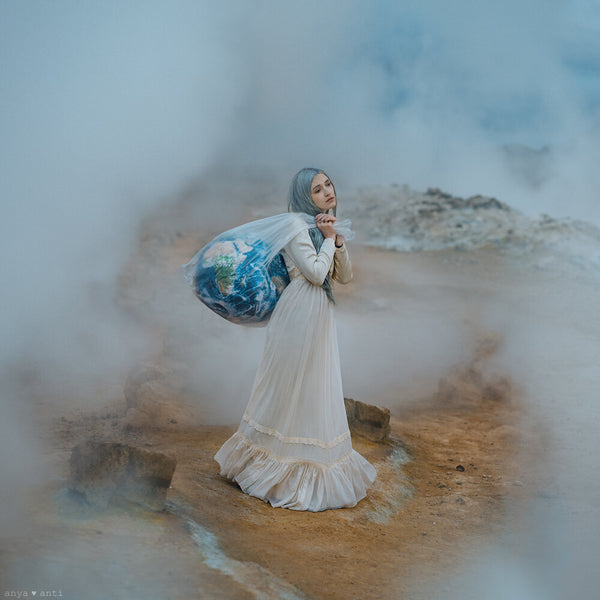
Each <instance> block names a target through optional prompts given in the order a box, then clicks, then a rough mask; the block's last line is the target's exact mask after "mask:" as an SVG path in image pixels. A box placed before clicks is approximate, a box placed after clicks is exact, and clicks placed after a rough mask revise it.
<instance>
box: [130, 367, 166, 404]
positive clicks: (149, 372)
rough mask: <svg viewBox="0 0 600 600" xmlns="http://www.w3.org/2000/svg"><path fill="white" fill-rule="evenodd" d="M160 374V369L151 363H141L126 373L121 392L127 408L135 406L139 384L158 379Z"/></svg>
mask: <svg viewBox="0 0 600 600" xmlns="http://www.w3.org/2000/svg"><path fill="white" fill-rule="evenodd" d="M161 376H162V373H161V371H160V370H159V369H157V368H156V367H154V366H152V365H142V366H140V367H137V368H135V369H132V370H131V371H130V372H129V374H128V375H127V379H126V380H125V385H124V386H123V394H124V395H125V403H126V406H127V409H130V408H135V407H136V406H137V404H138V398H137V394H138V389H139V388H140V386H142V385H143V384H144V383H147V382H148V381H153V380H156V379H160V378H161Z"/></svg>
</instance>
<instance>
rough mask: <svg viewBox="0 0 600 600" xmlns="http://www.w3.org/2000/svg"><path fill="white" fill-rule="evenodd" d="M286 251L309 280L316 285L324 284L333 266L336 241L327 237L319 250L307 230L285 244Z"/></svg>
mask: <svg viewBox="0 0 600 600" xmlns="http://www.w3.org/2000/svg"><path fill="white" fill-rule="evenodd" d="M285 251H286V253H287V254H288V256H289V257H290V258H291V259H292V261H293V262H294V264H295V265H296V267H297V268H298V269H299V270H300V272H301V273H302V275H304V277H306V279H308V281H310V282H311V283H312V284H314V285H322V284H323V282H324V281H325V277H327V273H329V270H330V268H331V263H332V261H333V257H334V254H335V242H334V241H333V239H332V238H325V239H324V240H323V244H322V245H321V249H320V250H319V252H317V251H316V250H315V247H314V246H313V243H312V240H311V239H310V235H309V233H308V230H307V231H302V232H301V233H299V234H298V235H297V236H296V237H295V238H294V239H292V241H291V242H289V243H288V244H287V245H286V246H285Z"/></svg>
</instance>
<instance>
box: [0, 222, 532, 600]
mask: <svg viewBox="0 0 600 600" xmlns="http://www.w3.org/2000/svg"><path fill="white" fill-rule="evenodd" d="M197 245H198V238H197V236H190V235H186V234H185V233H183V234H178V235H174V236H171V237H168V238H161V239H157V238H156V237H153V236H152V235H150V236H147V237H146V238H145V239H144V241H143V242H142V245H141V248H140V253H141V255H142V256H146V257H151V262H152V265H153V266H152V269H151V273H149V272H147V273H146V274H145V275H144V273H143V272H142V274H140V272H139V270H138V272H137V274H135V275H133V274H131V273H129V274H128V275H127V274H126V275H125V276H124V280H123V285H124V294H123V297H124V301H125V303H126V304H127V306H128V307H129V309H130V310H132V307H133V309H135V308H136V307H137V309H138V310H139V309H140V307H143V309H144V313H145V317H143V318H147V319H148V320H149V322H150V321H152V322H153V323H154V326H155V328H156V332H155V335H156V336H157V338H158V339H160V340H161V344H160V347H161V350H160V351H159V352H155V353H154V355H153V358H152V360H153V368H155V370H156V376H155V379H154V380H153V381H148V382H146V383H145V384H143V386H142V387H144V386H145V387H144V390H143V393H142V392H140V393H138V395H137V398H138V401H137V403H136V401H134V402H133V403H131V402H129V406H128V405H127V404H126V402H125V399H124V398H122V399H120V400H119V399H115V400H113V401H112V402H111V403H109V404H106V405H104V406H102V407H99V408H98V409H97V410H95V411H76V410H71V411H65V412H63V413H62V414H60V415H58V416H57V415H56V413H55V412H51V413H50V414H44V410H43V407H41V410H40V415H39V420H40V426H41V427H42V428H43V432H42V433H41V435H42V437H43V439H44V441H45V443H46V446H47V449H48V450H47V463H48V468H49V470H53V472H56V473H58V474H59V477H58V478H54V479H52V480H51V481H50V482H49V483H47V484H46V485H45V487H43V488H40V489H39V490H37V493H36V495H35V496H33V497H32V498H31V499H30V500H29V502H30V503H31V514H32V520H31V529H30V531H31V532H35V535H31V536H28V537H26V538H24V537H23V536H21V538H20V539H15V540H13V545H12V548H11V552H10V556H9V557H8V559H7V560H6V561H5V562H4V571H3V580H4V581H5V584H4V587H5V589H19V588H18V586H20V585H23V586H24V585H25V581H29V582H31V581H33V580H35V581H36V582H39V585H40V587H41V586H44V587H46V588H47V589H50V588H52V589H57V588H61V589H62V593H63V596H64V597H66V598H82V599H83V598H96V597H97V598H107V597H111V598H134V599H137V598H142V597H144V598H163V599H164V598H172V599H179V598H190V597H193V598H236V599H237V598H240V599H242V598H315V599H323V600H325V599H332V600H333V599H349V598H357V599H361V600H362V599H376V598H377V599H380V598H393V599H395V598H409V597H410V595H409V594H410V590H412V589H415V586H417V587H418V585H419V582H420V581H423V582H425V581H430V580H431V579H432V577H437V578H443V577H444V576H445V574H447V573H451V572H452V569H453V568H454V567H455V566H456V564H457V562H458V561H459V560H460V561H463V562H464V561H465V560H469V557H471V556H472V557H476V556H477V553H478V552H479V549H480V548H481V547H482V546H485V545H486V544H487V543H488V542H489V540H491V539H493V538H494V537H495V536H497V535H498V534H499V533H500V532H501V531H502V530H503V528H504V527H505V526H506V522H507V519H511V518H513V517H514V515H515V514H516V512H517V511H516V507H518V506H519V505H521V504H522V503H523V502H525V501H526V499H527V498H528V497H530V496H531V495H532V493H533V492H534V487H535V485H534V481H533V479H532V478H531V477H530V476H526V473H528V472H529V471H530V468H531V466H532V465H533V463H534V461H535V459H536V454H537V452H538V451H539V448H540V447H541V438H540V435H541V434H540V433H539V431H538V432H537V433H536V432H534V430H533V428H532V426H531V420H530V419H529V418H528V417H527V415H526V414H525V411H524V409H523V408H522V407H521V404H520V402H519V391H518V390H517V389H516V387H515V386H514V385H513V384H512V382H511V381H510V378H509V377H508V376H506V375H490V374H489V373H488V372H487V369H486V364H487V360H488V358H489V357H490V356H491V355H493V354H494V353H495V352H496V350H497V347H498V346H499V345H500V344H501V338H500V337H498V336H497V335H496V334H489V333H488V332H483V333H482V334H481V335H480V337H479V341H478V343H477V344H476V347H475V351H474V352H473V353H472V355H471V357H470V358H469V359H468V360H466V361H462V362H461V364H459V365H457V366H456V368H454V369H453V370H452V371H449V372H445V373H440V374H439V381H438V382H437V384H436V390H435V393H432V394H430V395H429V396H428V397H425V398H423V397H421V398H419V399H418V401H411V402H406V403H405V404H404V405H401V406H394V407H392V415H393V418H392V435H391V439H390V441H389V442H387V443H384V444H376V443H372V442H369V441H367V440H365V439H362V438H360V437H358V436H355V437H354V438H353V444H354V447H355V449H356V450H358V451H359V452H360V453H361V454H363V455H364V456H365V457H366V458H367V459H368V460H369V461H371V462H372V463H373V464H374V465H375V467H376V468H377V470H378V478H377V480H376V482H375V484H374V486H373V488H372V489H371V490H370V491H369V494H368V497H367V498H366V499H365V500H363V501H362V502H360V503H359V504H358V506H357V507H355V508H352V509H343V510H335V511H326V512H323V513H316V514H314V513H305V512H296V511H289V510H284V509H273V508H272V507H270V506H269V505H267V504H265V503H263V502H262V501H260V500H257V499H255V498H252V497H249V496H247V495H245V494H243V493H242V492H241V491H240V490H239V488H237V486H235V485H233V484H231V483H230V482H228V481H226V480H225V479H223V478H222V477H221V476H220V475H219V473H218V467H217V464H216V463H215V462H214V460H213V456H214V454H215V452H216V451H217V449H218V448H219V447H220V445H221V444H222V443H223V442H224V441H225V440H226V439H227V437H228V436H230V435H231V434H232V433H233V431H234V429H235V428H234V426H210V425H206V424H205V423H203V419H202V411H198V410H196V409H194V407H193V406H192V405H193V402H194V399H193V397H191V395H190V393H189V389H188V388H186V386H185V385H183V384H181V382H178V381H177V369H173V368H166V367H165V365H171V367H172V365H173V364H176V361H175V360H174V359H173V357H172V356H170V349H171V348H172V344H171V343H170V340H169V339H168V337H169V332H170V327H169V325H168V324H164V323H162V324H161V323H160V322H158V321H157V319H156V315H157V314H158V313H157V311H158V309H157V308H156V306H155V305H153V302H154V301H156V302H159V301H158V300H156V294H153V293H151V292H150V291H149V290H151V289H152V282H153V281H157V280H160V279H161V278H165V277H167V278H168V277H171V273H172V271H173V269H174V268H175V267H178V266H179V265H180V264H181V263H182V262H184V261H185V259H186V258H189V257H190V256H191V253H192V249H194V250H195V249H197ZM353 256H354V263H355V271H356V274H357V276H356V281H355V284H354V285H355V288H354V291H353V290H352V289H351V288H349V289H347V290H343V291H341V292H340V303H341V304H343V303H346V306H347V309H348V310H350V311H351V310H354V309H360V307H361V306H363V303H364V302H366V300H364V298H365V297H366V292H365V285H367V286H368V285H371V284H372V281H373V278H375V279H376V280H377V282H378V284H379V285H380V286H383V283H384V282H386V281H387V282H388V283H387V284H386V285H388V286H389V289H388V290H387V291H388V292H389V293H390V294H392V293H394V289H393V283H389V277H388V276H387V275H386V273H388V274H389V269H391V268H392V267H391V265H392V264H397V262H398V255H395V254H393V253H388V252H383V251H376V250H369V249H366V248H363V249H357V251H356V253H355V254H354V255H353ZM448 256H451V253H450V254H446V255H445V254H444V253H438V254H430V255H429V256H428V257H426V258H424V257H422V256H421V257H418V256H413V257H410V256H408V257H404V258H403V261H407V262H405V263H404V265H405V266H404V267H403V268H404V272H403V273H404V276H405V279H404V281H403V285H404V286H410V284H411V281H410V277H408V271H406V269H407V266H406V265H407V264H409V263H410V264H411V265H412V268H413V269H414V272H419V273H423V268H426V267H427V264H429V265H430V266H431V265H437V267H436V268H441V269H445V268H446V267H444V266H442V267H440V264H441V263H440V261H441V260H442V259H444V257H446V258H447V257H448ZM464 256H470V255H466V254H465V255H462V257H461V259H460V261H462V262H460V261H459V262H458V263H456V262H455V264H454V267H453V268H455V269H456V270H458V271H461V272H464V271H465V270H466V268H465V267H464V265H465V264H466V263H464ZM375 258H376V259H377V262H378V264H379V265H381V269H380V270H378V271H376V272H374V271H373V269H371V268H369V267H368V266H369V265H370V264H372V261H373V260H374V259H375ZM444 260H445V259H444ZM477 261H478V262H479V267H478V269H479V271H480V272H481V273H488V274H489V273H490V271H494V269H495V273H496V275H497V274H498V272H499V271H501V270H502V268H503V267H502V264H501V263H496V262H495V261H496V259H495V258H494V257H489V256H488V257H487V258H486V256H485V255H481V256H479V258H478V259H477ZM459 263H460V264H459ZM483 263H485V264H483ZM461 265H462V266H461ZM470 268H471V267H469V269H470ZM148 273H149V274H148ZM421 276H422V275H421ZM413 283H415V285H416V286H417V287H418V285H420V284H421V283H422V282H420V283H419V284H418V285H417V282H416V280H415V281H413ZM484 283H485V282H484ZM473 285H474V286H475V287H477V286H479V285H483V284H482V283H481V280H477V283H476V284H473ZM416 301H421V299H419V298H417V299H416ZM198 310H204V308H203V307H200V306H198ZM177 360H179V357H178V358H177ZM165 373H166V374H165ZM396 392H398V393H399V394H400V393H401V390H396ZM350 395H352V394H351V392H350ZM357 399H360V400H363V401H366V402H369V400H370V399H369V398H364V397H362V398H357ZM203 401H206V399H203ZM213 401H214V402H218V398H214V399H213ZM90 438H91V439H103V440H113V441H121V442H125V443H131V444H135V445H138V446H140V447H143V448H151V449H153V450H156V451H160V452H164V453H165V454H168V455H169V456H172V457H174V458H175V459H176V460H177V468H176V471H175V475H174V479H173V482H172V488H171V489H170V491H169V502H168V505H167V509H166V511H165V512H163V513H152V512H148V511H145V510H143V509H141V508H136V507H133V506H115V507H113V508H111V509H110V510H109V511H106V512H104V513H98V512H95V511H94V510H92V509H89V508H86V507H82V506H81V505H79V504H78V503H76V502H75V500H74V499H72V498H70V496H69V494H68V492H67V491H66V489H67V488H68V459H69V455H70V450H71V448H72V447H73V446H74V445H76V444H77V443H78V442H80V441H82V440H84V439H90ZM48 499H51V501H50V502H48ZM9 585H10V586H11V587H10V588H9V587H7V586H9ZM29 585H31V584H29ZM36 585H38V584H37V583H36Z"/></svg>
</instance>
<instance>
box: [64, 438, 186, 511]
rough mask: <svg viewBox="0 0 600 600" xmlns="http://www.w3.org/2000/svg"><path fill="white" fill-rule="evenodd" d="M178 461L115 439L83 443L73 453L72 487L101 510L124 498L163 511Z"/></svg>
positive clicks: (71, 465)
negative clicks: (117, 441)
mask: <svg viewBox="0 0 600 600" xmlns="http://www.w3.org/2000/svg"><path fill="white" fill-rule="evenodd" d="M175 464H176V461H175V459H173V458H170V457H168V456H166V455H165V454H162V453H160V452H150V451H148V450H142V449H141V448H135V447H133V446H128V445H126V444H120V443H115V442H95V441H87V442H82V443H81V444H79V445H77V446H75V448H73V450H72V452H71V460H70V467H71V488H72V489H73V490H75V491H77V492H79V493H80V494H82V495H83V496H84V497H85V499H86V500H87V502H88V503H89V504H91V505H93V506H95V507H96V508H100V509H104V508H106V507H107V506H108V504H109V503H110V502H111V501H113V500H117V499H119V498H121V499H125V500H128V501H130V502H134V503H136V504H140V505H143V506H146V507H148V508H152V509H153V510H161V509H162V508H163V507H164V504H165V500H166V496H167V490H168V489H169V486H170V485H171V479H172V478H173V473H174V471H175Z"/></svg>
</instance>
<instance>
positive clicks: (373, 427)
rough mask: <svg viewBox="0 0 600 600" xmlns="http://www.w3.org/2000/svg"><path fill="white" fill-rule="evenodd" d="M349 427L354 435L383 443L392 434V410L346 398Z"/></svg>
mask: <svg viewBox="0 0 600 600" xmlns="http://www.w3.org/2000/svg"><path fill="white" fill-rule="evenodd" d="M344 403H345V404H346V416H347V417H348V425H349V426H350V430H351V431H352V432H353V433H357V434H358V435H362V436H363V437H365V438H367V439H368V440H371V441H373V442H383V441H385V440H387V439H388V437H389V434H390V409H389V408H384V407H381V406H373V405H372V404H365V403H364V402H360V401H359V400H352V399H351V398H344Z"/></svg>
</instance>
